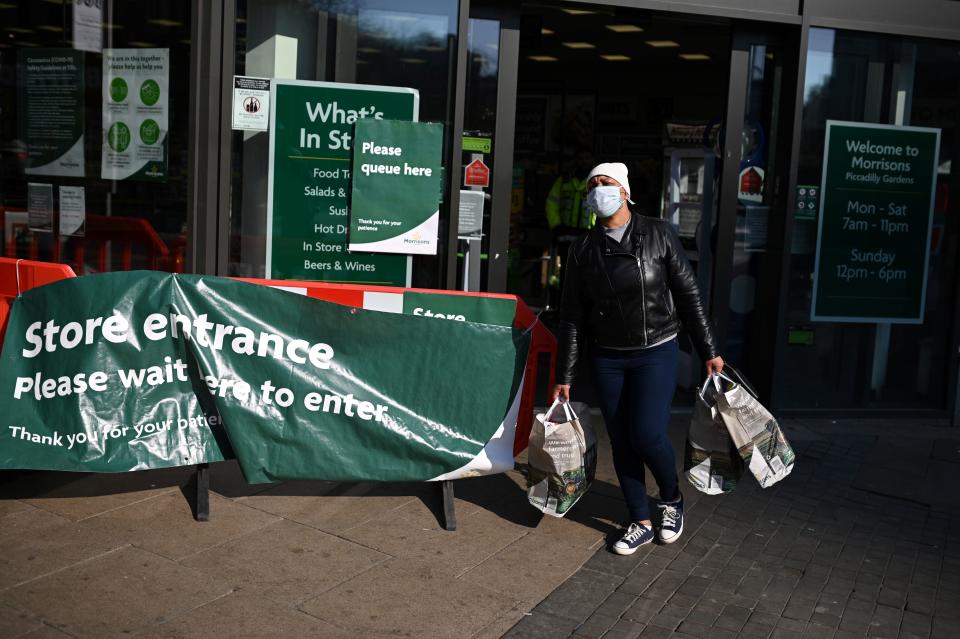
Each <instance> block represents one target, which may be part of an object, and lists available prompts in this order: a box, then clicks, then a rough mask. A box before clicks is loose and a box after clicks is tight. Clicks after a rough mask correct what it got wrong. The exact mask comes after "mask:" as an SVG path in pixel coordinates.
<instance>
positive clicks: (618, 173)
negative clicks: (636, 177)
mask: <svg viewBox="0 0 960 639" xmlns="http://www.w3.org/2000/svg"><path fill="white" fill-rule="evenodd" d="M597 175H606V176H607V177H611V178H613V179H614V180H616V181H617V182H619V183H620V186H622V187H623V190H624V191H626V192H627V202H629V203H630V204H633V203H634V202H633V200H631V199H630V180H628V179H627V165H626V164H624V163H623V162H603V163H602V164H598V165H596V166H595V167H593V169H591V170H590V174H589V175H588V176H587V182H589V181H590V178H592V177H594V176H597Z"/></svg>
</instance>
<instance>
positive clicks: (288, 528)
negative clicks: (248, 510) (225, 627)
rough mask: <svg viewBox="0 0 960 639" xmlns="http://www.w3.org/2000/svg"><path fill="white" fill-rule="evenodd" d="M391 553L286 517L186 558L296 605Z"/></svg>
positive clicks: (238, 583)
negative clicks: (350, 540) (347, 539)
mask: <svg viewBox="0 0 960 639" xmlns="http://www.w3.org/2000/svg"><path fill="white" fill-rule="evenodd" d="M387 559H388V557H387V556H386V555H384V554H382V553H380V552H377V551H376V550H373V549H371V548H368V547H364V546H361V545H359V544H355V543H351V542H349V541H346V540H344V539H340V538H338V537H334V536H333V535H330V534H327V533H325V532H322V531H319V530H316V529H314V528H310V527H308V526H304V525H302V524H298V523H296V522H292V521H286V520H282V521H279V522H277V523H274V524H270V525H268V526H266V527H263V528H260V529H258V530H256V531H255V532H253V533H251V534H248V535H245V536H243V537H239V538H237V539H233V540H231V541H228V542H226V543H224V544H221V545H219V546H217V547H215V548H211V549H209V550H205V551H202V552H199V553H197V554H195V555H191V556H190V557H187V558H186V559H185V560H184V561H183V563H184V564H185V565H187V566H190V567H191V568H193V569H195V570H197V571H200V572H203V573H206V574H212V575H217V576H218V577H220V578H222V579H224V580H225V581H227V582H228V583H230V584H231V585H232V586H234V587H239V588H245V589H248V590H251V591H255V592H258V593H260V594H261V595H263V596H265V597H267V598H269V599H271V600H272V601H275V602H277V603H279V604H283V605H293V604H296V603H299V602H301V601H304V600H306V599H308V598H310V597H313V596H315V595H317V594H319V593H322V592H324V591H325V590H328V589H330V588H333V587H335V586H337V585H338V584H340V583H343V582H344V581H346V580H348V579H350V578H352V577H354V576H356V575H358V574H360V573H363V572H365V571H367V570H369V569H370V568H372V567H373V566H376V565H377V564H380V563H383V562H384V561H386V560H387Z"/></svg>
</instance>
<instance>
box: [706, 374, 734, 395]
mask: <svg viewBox="0 0 960 639" xmlns="http://www.w3.org/2000/svg"><path fill="white" fill-rule="evenodd" d="M721 378H723V379H725V380H727V381H728V382H730V383H731V384H733V385H734V386H739V384H738V383H737V382H735V381H733V380H732V379H730V378H729V377H727V376H726V375H724V374H723V373H722V372H720V373H712V374H710V375H708V376H707V379H705V380H704V381H703V386H701V387H700V399H704V400H705V399H706V398H705V397H704V396H703V394H704V393H705V392H706V390H707V384H709V383H710V382H713V387H714V388H716V389H717V392H718V393H719V392H720V379H721Z"/></svg>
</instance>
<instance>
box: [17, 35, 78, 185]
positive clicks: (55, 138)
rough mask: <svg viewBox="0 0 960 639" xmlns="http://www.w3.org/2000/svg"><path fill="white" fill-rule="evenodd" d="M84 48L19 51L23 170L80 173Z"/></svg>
mask: <svg viewBox="0 0 960 639" xmlns="http://www.w3.org/2000/svg"><path fill="white" fill-rule="evenodd" d="M83 55H84V54H83V52H82V51H74V50H73V49H20V50H18V51H17V72H18V75H19V77H20V78H21V80H20V85H21V86H20V90H19V91H18V92H17V97H18V107H17V108H18V109H19V115H18V116H17V118H16V121H17V125H18V128H19V137H20V140H21V141H22V142H24V143H25V144H26V145H27V148H26V151H27V166H26V167H25V168H24V170H23V172H24V173H26V174H27V175H59V176H71V177H83V174H84V156H83V144H84V142H83V130H84V126H83V121H84V110H83V91H84V88H83V87H84V81H83V79H84V73H83V69H84V61H83Z"/></svg>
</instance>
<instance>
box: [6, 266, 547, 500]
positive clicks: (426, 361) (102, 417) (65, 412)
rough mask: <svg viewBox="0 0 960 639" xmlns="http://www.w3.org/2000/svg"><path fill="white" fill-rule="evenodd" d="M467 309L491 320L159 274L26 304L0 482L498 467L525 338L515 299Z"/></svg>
mask: <svg viewBox="0 0 960 639" xmlns="http://www.w3.org/2000/svg"><path fill="white" fill-rule="evenodd" d="M77 300H82V301H83V303H82V304H78V303H77ZM448 301H449V302H451V305H450V306H446V307H445V306H444V304H445V303H446V302H448ZM466 302H467V303H470V302H473V300H466ZM476 302H477V304H479V305H480V306H482V307H483V308H484V309H487V310H488V311H489V312H488V315H489V317H490V319H491V320H498V323H501V322H502V323H501V324H500V325H495V324H478V323H474V322H470V321H450V318H441V317H440V315H441V314H450V313H454V312H457V313H461V314H472V312H473V311H465V310H464V309H463V307H461V306H459V305H458V304H457V303H456V302H455V301H452V300H442V299H433V298H432V296H430V295H424V296H422V297H411V299H410V303H411V304H414V305H415V307H414V308H413V309H412V311H411V313H410V314H391V313H381V312H376V311H369V310H364V309H358V308H351V307H347V306H341V305H339V304H334V303H331V302H325V301H321V300H318V299H313V298H310V297H306V296H301V295H296V294H293V293H289V292H286V291H282V290H277V289H274V288H270V287H267V286H261V285H257V284H249V283H245V282H238V281H235V280H230V279H227V278H218V277H210V276H201V275H174V274H168V273H161V272H156V271H134V272H116V273H103V274H98V275H93V276H85V277H78V278H69V279H65V280H61V281H59V282H55V283H53V284H49V285H46V286H41V287H38V288H35V289H31V290H29V291H26V292H25V293H24V294H23V296H22V297H21V298H19V299H18V300H17V303H16V304H15V305H13V307H12V311H11V315H10V318H9V323H8V326H7V330H6V334H5V338H4V343H3V352H2V355H0V415H2V417H0V468H4V469H10V468H31V469H43V470H65V471H83V472H126V471H132V470H143V469H149V468H165V467H173V466H186V465H192V464H198V463H204V462H215V461H221V460H224V459H228V458H232V457H235V458H236V459H237V460H238V462H239V464H240V467H241V469H242V470H243V473H244V476H245V478H246V479H247V481H248V482H250V483H264V482H270V481H278V480H284V479H318V480H331V481H427V480H446V479H456V478H459V477H468V476H474V475H483V474H492V473H499V472H504V471H506V470H510V469H512V468H513V439H514V437H513V435H514V432H515V425H516V421H517V417H518V413H519V405H520V395H521V389H522V385H523V373H524V370H525V363H526V357H527V349H528V346H529V339H530V338H529V335H528V334H527V333H526V332H524V331H520V330H517V329H515V328H513V327H512V326H511V325H510V323H511V320H512V314H513V311H514V310H515V302H514V301H513V300H498V301H497V302H496V303H487V302H480V301H479V300H477V301H476ZM418 310H419V311H420V312H418ZM427 311H430V314H428V313H427ZM508 315H510V318H508V317H507V316H508ZM453 352H456V353H460V354H461V355H462V356H463V357H467V358H469V360H470V362H471V373H470V375H468V376H465V375H463V358H462V357H451V356H450V353H453Z"/></svg>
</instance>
